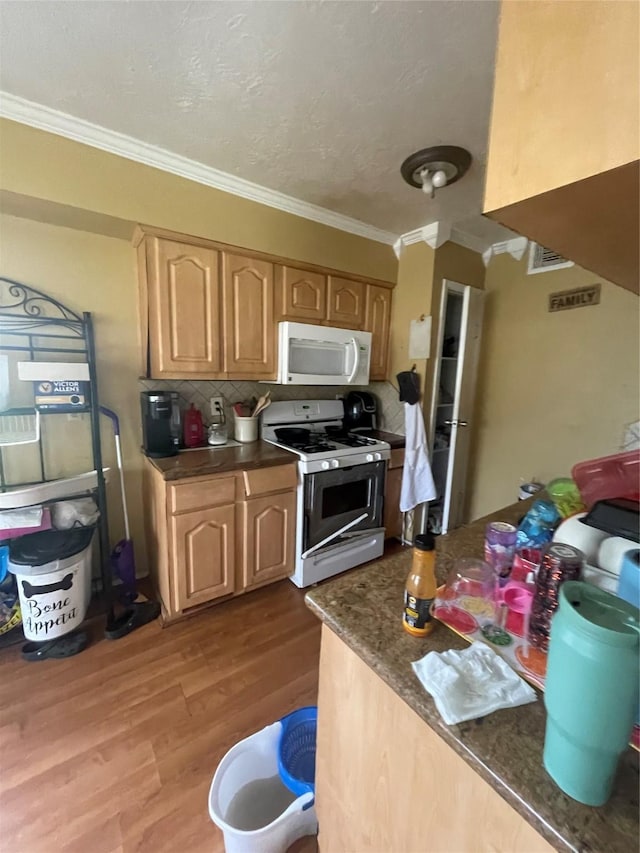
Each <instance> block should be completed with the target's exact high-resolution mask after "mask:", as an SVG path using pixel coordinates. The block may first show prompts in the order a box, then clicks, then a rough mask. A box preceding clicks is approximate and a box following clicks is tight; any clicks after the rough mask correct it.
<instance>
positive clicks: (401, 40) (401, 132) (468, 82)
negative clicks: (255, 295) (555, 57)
mask: <svg viewBox="0 0 640 853" xmlns="http://www.w3.org/2000/svg"><path fill="white" fill-rule="evenodd" d="M497 13H498V4H497V2H493V0H470V2H466V1H465V0H448V1H447V0H445V2H404V0H398V2H350V1H349V2H348V0H342V2H270V0H260V1H259V2H208V0H201V2H193V3H183V2H173V0H162V2H155V0H151V2H102V1H101V0H99V1H98V2H84V0H83V2H75V0H72V1H71V2H69V0H65V2H58V0H46V2H40V0H37V1H36V2H14V0H4V2H1V3H0V87H1V88H2V89H3V90H5V91H7V92H10V93H12V94H15V95H18V96H21V97H23V98H26V99H28V100H31V101H35V102H37V103H39V104H43V105H45V106H48V107H51V108H54V109H56V110H60V111H62V112H64V113H68V114H70V115H72V116H75V117H78V118H82V119H85V120H87V121H90V122H94V123H95V124H98V125H101V126H103V127H106V128H109V129H111V130H116V131H119V132H121V133H124V134H127V135H129V136H132V137H134V138H136V139H139V140H143V141H144V142H148V143H151V144H153V145H157V146H160V147H162V148H164V149H166V150H168V151H171V152H173V153H176V154H181V155H183V156H185V157H189V158H192V159H193V160H196V161H198V162H200V163H203V164H206V165H208V166H213V167H215V168H217V169H221V170H223V171H226V172H229V173H231V174H233V175H237V176H239V177H242V178H245V179H247V180H250V181H254V182H255V183H258V184H261V185H263V186H265V187H269V188H271V189H274V190H278V191H279V192H283V193H286V194H288V195H291V196H293V197H295V198H299V199H302V200H304V201H307V202H312V203H313V204H316V205H320V206H321V207H325V208H328V209H329V210H333V211H337V212H339V213H343V214H345V215H347V216H351V217H354V218H356V219H359V220H362V221H363V222H366V223H369V224H371V225H375V226H377V227H379V228H382V229H385V230H388V231H392V232H395V233H402V232H405V231H408V230H411V229H413V228H416V227H419V226H421V225H424V224H426V223H429V222H432V221H434V220H437V219H443V220H446V221H448V222H455V221H458V220H461V219H465V218H467V217H473V216H475V215H477V214H479V212H480V210H481V199H482V185H483V178H484V160H485V154H486V147H487V130H488V119H489V110H490V102H491V89H492V73H493V59H494V50H495V41H496V27H497ZM442 143H447V144H454V145H462V146H464V147H466V148H468V149H469V150H470V151H471V153H472V155H473V157H474V162H473V165H472V167H471V169H470V171H469V173H468V174H467V175H466V176H465V177H464V179H463V180H461V181H460V182H458V183H457V184H455V185H453V186H452V187H449V188H447V189H445V190H441V191H439V192H438V194H437V196H436V198H435V199H434V200H430V199H429V198H428V197H427V196H425V195H424V194H423V193H421V192H419V191H418V190H416V189H413V188H411V187H409V186H408V185H406V184H405V183H404V182H403V180H402V178H401V177H400V171H399V169H400V164H401V162H402V160H403V159H404V158H405V157H406V156H407V155H408V154H410V153H412V152H413V151H415V150H417V149H419V148H424V147H426V146H429V145H437V144H442Z"/></svg>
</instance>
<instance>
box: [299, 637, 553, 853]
mask: <svg viewBox="0 0 640 853" xmlns="http://www.w3.org/2000/svg"><path fill="white" fill-rule="evenodd" d="M399 630H401V629H400V628H399ZM416 656H417V652H416ZM416 689H417V690H420V689H421V688H420V687H419V686H418V687H416ZM372 745H373V747H372ZM315 783H316V811H317V813H318V823H319V827H320V831H319V835H318V848H319V850H320V853H339V852H340V851H342V853H344V851H358V853H380V851H389V853H391V851H393V852H394V853H398V851H427V850H429V851H431V850H433V851H438V853H463V851H464V853H471V851H474V853H475V851H491V853H552V851H553V849H554V848H553V847H551V845H550V844H549V843H548V842H547V841H546V840H545V839H544V838H543V837H542V836H541V835H540V834H539V833H538V832H537V831H536V830H535V829H534V828H533V826H531V824H530V823H529V822H528V821H527V820H526V819H525V818H524V817H522V816H521V815H520V814H519V813H518V812H517V811H516V810H515V809H514V808H513V807H512V806H511V805H509V803H507V802H506V801H505V800H503V799H502V797H501V796H500V794H499V793H498V791H497V790H495V788H494V787H492V786H491V785H490V784H489V783H488V782H487V781H485V780H484V779H483V778H482V777H481V776H480V774H479V773H478V772H477V771H476V770H474V769H473V768H472V767H471V766H470V765H469V764H467V762H466V761H465V760H464V758H462V757H461V756H460V755H458V754H457V753H456V752H454V750H453V748H452V747H451V746H449V745H448V744H447V743H446V742H445V741H444V740H443V739H442V738H441V737H440V736H439V735H438V734H437V732H436V731H435V730H434V729H432V728H431V727H430V726H429V725H428V724H427V723H426V722H424V721H423V720H422V719H420V717H419V716H418V714H416V713H415V711H414V710H413V709H412V708H410V707H409V705H408V704H407V703H406V702H405V701H404V700H403V699H401V697H400V696H398V694H396V693H395V692H394V691H393V690H392V688H391V687H389V685H388V684H386V683H385V682H384V681H383V680H382V679H381V678H380V676H379V675H377V674H376V673H375V672H374V671H373V669H371V668H370V666H369V665H368V664H366V663H365V662H364V661H363V660H362V659H361V658H360V657H358V655H357V654H356V653H355V652H354V651H352V650H351V649H350V648H349V647H348V646H347V645H346V643H344V641H343V640H341V639H340V638H339V637H338V636H337V635H336V634H334V633H333V632H332V631H331V630H330V629H329V628H328V627H327V625H323V626H322V645H321V649H320V678H319V686H318V734H317V747H316V778H315Z"/></svg>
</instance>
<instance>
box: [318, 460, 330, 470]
mask: <svg viewBox="0 0 640 853" xmlns="http://www.w3.org/2000/svg"><path fill="white" fill-rule="evenodd" d="M320 467H321V468H322V470H323V471H328V470H329V463H328V462H323V463H322V465H321V466H320Z"/></svg>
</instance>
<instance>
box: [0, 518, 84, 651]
mask: <svg viewBox="0 0 640 853" xmlns="http://www.w3.org/2000/svg"><path fill="white" fill-rule="evenodd" d="M92 536H93V530H86V529H73V530H56V531H48V532H46V533H33V534H31V535H29V536H22V537H20V538H19V539H13V540H12V542H11V545H10V549H9V571H10V572H11V573H12V574H14V575H15V576H16V580H17V583H18V594H19V596H20V607H21V609H22V622H23V625H22V627H23V630H24V635H25V637H26V638H27V640H35V641H36V642H44V641H45V640H52V639H54V638H55V637H61V636H63V634H68V633H69V632H70V631H73V630H74V629H75V628H77V627H78V626H79V625H80V624H81V623H82V621H83V619H84V617H85V614H86V612H87V607H88V606H89V600H90V598H91V538H92Z"/></svg>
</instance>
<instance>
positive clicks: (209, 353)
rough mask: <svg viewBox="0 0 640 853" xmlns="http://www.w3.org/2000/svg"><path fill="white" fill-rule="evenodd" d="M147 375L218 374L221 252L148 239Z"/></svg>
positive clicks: (219, 366) (213, 375) (210, 375)
mask: <svg viewBox="0 0 640 853" xmlns="http://www.w3.org/2000/svg"><path fill="white" fill-rule="evenodd" d="M145 242H146V251H147V270H148V299H149V316H148V324H149V339H150V348H149V360H150V367H151V375H152V376H157V377H162V376H172V377H175V376H197V375H202V374H204V375H205V376H209V377H213V378H215V377H216V376H219V375H220V374H221V371H222V357H221V346H220V278H219V256H220V253H219V252H216V251H215V250H213V249H210V248H206V247H203V246H193V245H190V244H187V243H178V242H175V241H172V240H161V239H158V238H157V237H150V238H147V239H146V241H145Z"/></svg>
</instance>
